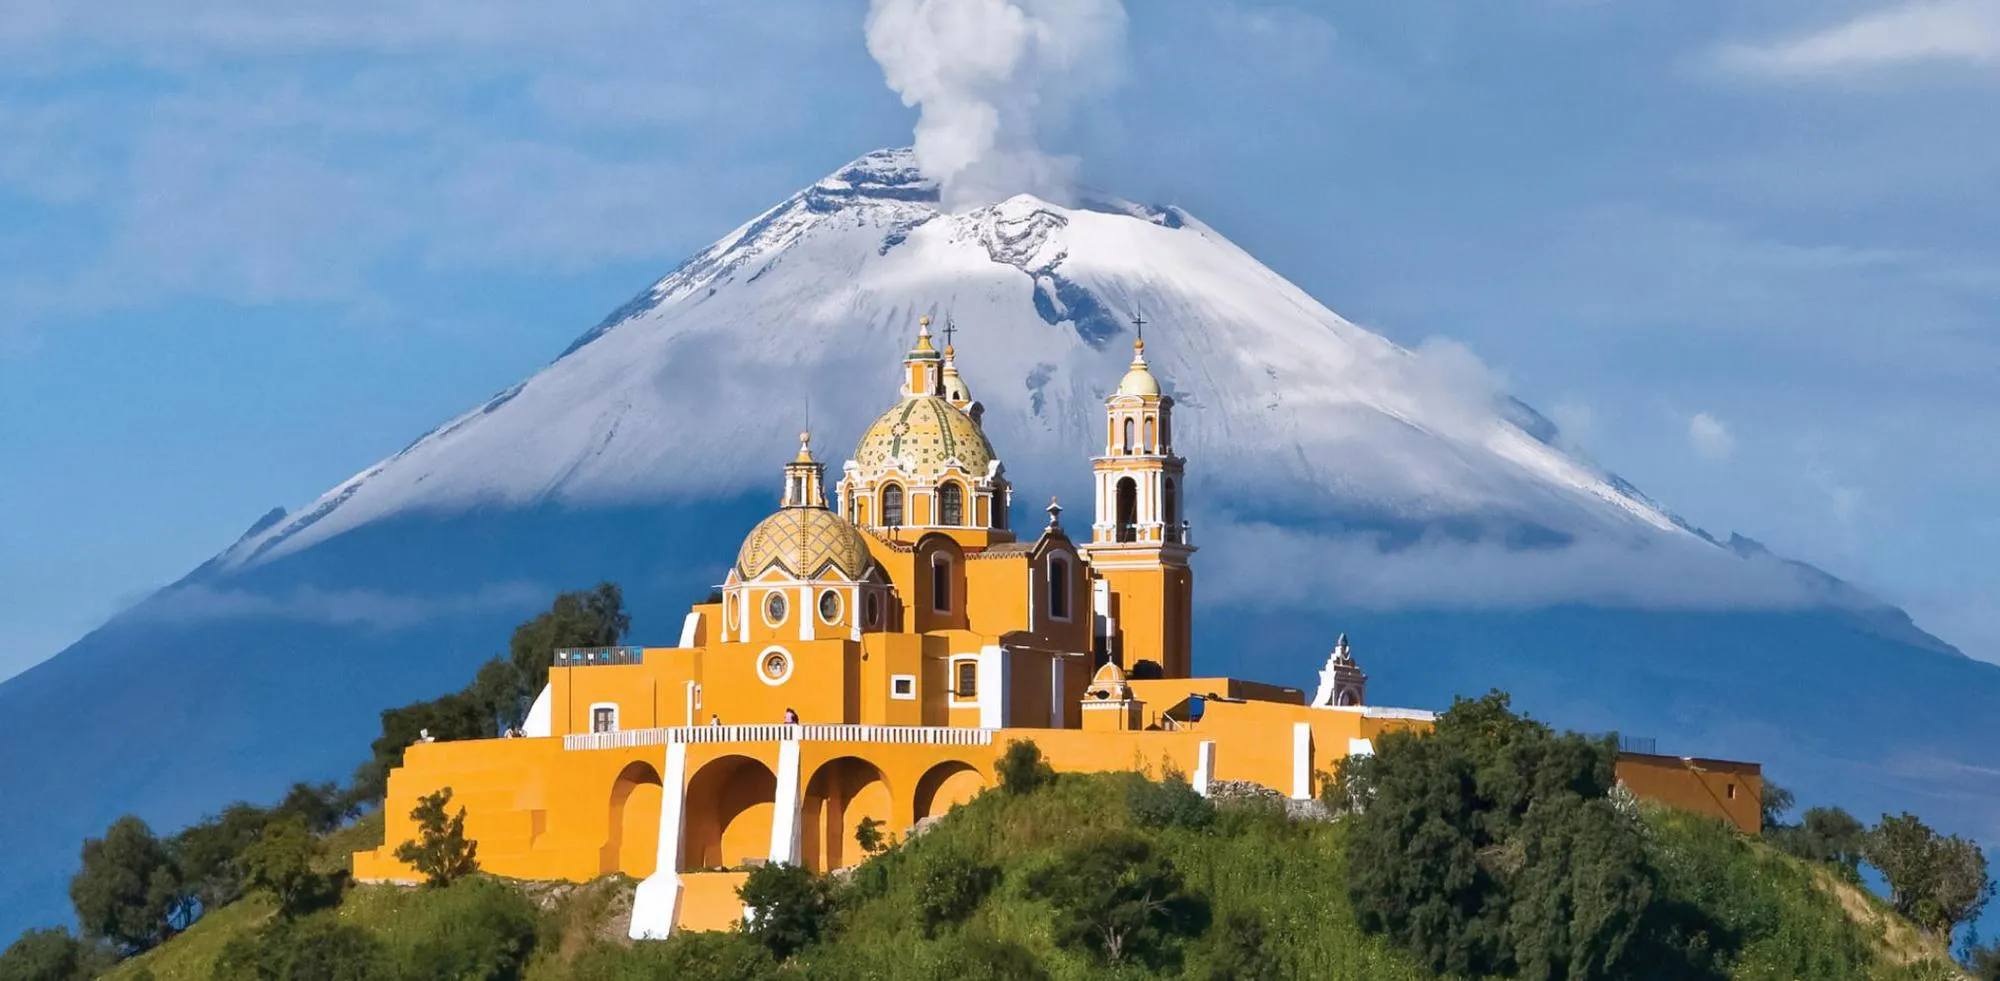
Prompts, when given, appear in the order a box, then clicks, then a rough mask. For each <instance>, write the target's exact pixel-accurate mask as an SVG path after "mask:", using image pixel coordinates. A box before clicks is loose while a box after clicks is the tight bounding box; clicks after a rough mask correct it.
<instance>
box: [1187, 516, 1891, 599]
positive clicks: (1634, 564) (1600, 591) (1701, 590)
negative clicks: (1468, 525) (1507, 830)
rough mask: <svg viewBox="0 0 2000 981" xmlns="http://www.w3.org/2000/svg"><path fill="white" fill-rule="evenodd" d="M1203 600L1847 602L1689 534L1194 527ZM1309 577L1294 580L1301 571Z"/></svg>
mask: <svg viewBox="0 0 2000 981" xmlns="http://www.w3.org/2000/svg"><path fill="white" fill-rule="evenodd" d="M1198 526H1199V527H1205V528H1207V529H1208V530H1207V531H1206V532H1204V533H1203V541H1204V543H1205V544H1203V546H1202V550H1203V551H1202V556H1203V559H1202V561H1203V562H1204V563H1206V564H1205V565H1204V566H1203V569H1204V570H1205V571H1204V572H1203V575H1204V576H1206V577H1207V578H1206V579H1205V580H1204V583H1205V585H1203V586H1202V595H1203V597H1204V598H1205V599H1208V600H1219V601H1223V602H1232V603H1245V604H1250V605H1270V606H1285V605H1292V604H1297V603H1302V602H1311V603H1337V604H1340V605H1343V606H1351V607H1358V608H1361V609H1370V610H1388V609H1411V608H1416V609H1427V608H1451V609H1468V608H1470V609H1528V608H1535V607H1543V606H1549V605H1553V604H1563V603H1583V604H1604V605H1611V606H1627V607H1638V608H1642V609H1797V608H1801V607H1807V606H1817V605H1823V604H1850V603H1854V602H1856V601H1858V600H1859V597H1858V596H1857V595H1856V594H1852V593H1836V592H1835V591H1834V590H1833V589H1831V588H1830V587H1829V585H1828V584H1827V583H1826V582H1825V581H1823V580H1816V579H1814V578H1812V577H1811V576H1810V575H1809V574H1807V573H1803V572H1802V571H1801V570H1799V569H1798V568H1797V567H1795V566H1792V565H1790V564H1788V563H1786V562H1785V561H1784V560H1782V559H1779V558H1776V557H1774V556H1771V555H1768V554H1762V555H1754V556H1750V557H1741V556H1737V555H1735V554H1734V553H1731V552H1728V551H1725V550H1723V549H1721V548H1717V547H1716V546H1714V545H1711V544H1709V543H1707V542H1703V541H1700V540H1698V539H1695V538H1692V537H1688V538H1665V537H1661V538H1652V539H1647V540H1645V541H1644V542H1620V541H1616V540H1613V539H1610V538H1593V539H1590V540H1589V541H1585V542H1579V543H1576V544H1572V545H1568V546H1563V547H1551V548H1519V547H1511V546H1509V545H1507V544H1505V543H1503V542H1499V541H1490V540H1464V539H1459V538H1447V537H1430V538H1425V539H1424V540H1421V541H1418V542H1415V543H1413V544H1407V545H1405V544H1402V543H1398V542H1393V541H1390V540H1389V539H1387V538H1384V537H1383V536H1380V535H1374V534H1368V533H1355V534H1340V535H1319V534H1314V533H1312V532H1310V531H1301V530H1298V529H1294V528H1285V527H1279V526H1277V525H1271V524H1263V523H1254V522H1253V523H1243V524H1230V523H1228V522H1227V521H1226V520H1225V521H1216V520H1210V521H1205V522H1201V523H1199V524H1198ZM1305 568H1310V569H1313V570H1315V573H1314V574H1313V575H1310V576H1301V575H1299V574H1298V570H1299V569H1305Z"/></svg>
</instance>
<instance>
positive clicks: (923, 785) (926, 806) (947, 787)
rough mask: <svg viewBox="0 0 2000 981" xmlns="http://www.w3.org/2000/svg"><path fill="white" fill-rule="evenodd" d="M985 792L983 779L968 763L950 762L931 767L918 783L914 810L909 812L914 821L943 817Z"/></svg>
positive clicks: (984, 779)
mask: <svg viewBox="0 0 2000 981" xmlns="http://www.w3.org/2000/svg"><path fill="white" fill-rule="evenodd" d="M984 789H986V778H984V777H982V776H980V775H979V771H978V770H976V769H973V767H972V764H970V763H961V762H959V761H957V760H950V761H947V762H944V763H939V764H938V765H936V766H934V767H931V768H930V769H929V770H927V771H925V772H924V775H923V778H922V779H920V780H918V781H917V794H916V798H915V804H916V808H915V810H913V811H911V813H912V814H915V815H916V818H917V820H919V821H921V820H923V819H924V818H927V817H931V816H933V815H937V814H943V813H944V812H946V811H949V810H951V809H952V808H954V807H957V806H958V805H960V804H963V803H965V802H966V801H969V800H971V799H972V798H973V797H975V796H977V795H978V794H979V792H980V791H981V790H984Z"/></svg>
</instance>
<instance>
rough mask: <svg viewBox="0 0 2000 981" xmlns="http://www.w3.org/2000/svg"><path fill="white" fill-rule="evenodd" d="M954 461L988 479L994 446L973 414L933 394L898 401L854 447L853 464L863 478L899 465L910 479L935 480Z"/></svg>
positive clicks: (871, 426) (870, 426)
mask: <svg viewBox="0 0 2000 981" xmlns="http://www.w3.org/2000/svg"><path fill="white" fill-rule="evenodd" d="M950 460H957V461H958V462H959V464H960V465H961V466H963V467H964V468H965V469H966V470H967V471H968V472H970V473H971V474H972V475H973V476H975V477H984V476H986V471H987V469H988V467H989V466H990V465H991V464H992V463H993V444H991V443H988V442H987V441H986V434H985V433H983V432H981V431H980V429H979V424H978V423H976V422H973V421H972V417H971V416H968V415H966V414H965V412H964V411H963V410H960V409H959V408H958V407H956V406H954V405H952V404H951V403H950V402H948V401H946V400H945V399H943V398H940V397H938V396H935V395H922V396H918V397H915V398H907V399H904V400H903V401H902V402H900V403H897V405H896V406H895V407H894V408H891V409H890V410H889V411H887V412H884V413H882V415H881V417H880V418H878V419H876V420H875V421H874V423H872V424H870V425H869V427H868V429H867V431H866V432H864V433H862V434H861V444H860V445H859V446H856V447H855V448H854V463H855V465H856V466H858V467H860V469H861V472H862V473H864V474H872V473H878V472H880V471H882V470H884V469H886V468H888V467H889V466H890V464H891V463H896V464H899V465H900V467H901V469H902V471H903V472H904V473H906V474H909V475H910V476H912V477H915V478H917V479H919V480H935V479H936V478H937V477H939V476H941V475H942V474H943V473H944V468H945V463H946V462H947V461H950Z"/></svg>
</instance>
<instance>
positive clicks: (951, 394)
mask: <svg viewBox="0 0 2000 981" xmlns="http://www.w3.org/2000/svg"><path fill="white" fill-rule="evenodd" d="M957 329H958V328H957V327H956V326H954V325H953V324H952V322H951V321H949V320H946V321H945V324H944V336H945V343H944V384H943V391H944V400H945V401H947V402H950V403H951V405H952V407H953V408H955V409H957V410H959V411H960V412H963V413H965V414H966V415H967V416H970V417H971V418H972V421H973V422H974V423H978V422H979V421H980V417H982V416H984V415H985V414H986V407H985V406H983V405H981V404H979V402H978V400H976V399H974V398H973V397H972V390H971V389H970V388H967V387H966V385H965V379H964V378H963V377H960V375H959V373H958V360H957V354H958V351H957V349H955V348H954V347H953V346H952V343H951V335H952V332H953V331H955V330H957Z"/></svg>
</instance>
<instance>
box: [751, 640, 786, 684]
mask: <svg viewBox="0 0 2000 981" xmlns="http://www.w3.org/2000/svg"><path fill="white" fill-rule="evenodd" d="M791 676H792V657H791V655H790V654H787V653H785V651H784V649H783V648H778V647H769V648H765V650H764V653H763V654H761V655H759V656H758V658H757V679H758V680H759V681H762V682H763V683H765V684H767V685H782V684H784V683H785V682H786V680H788V679H790V678H791Z"/></svg>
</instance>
